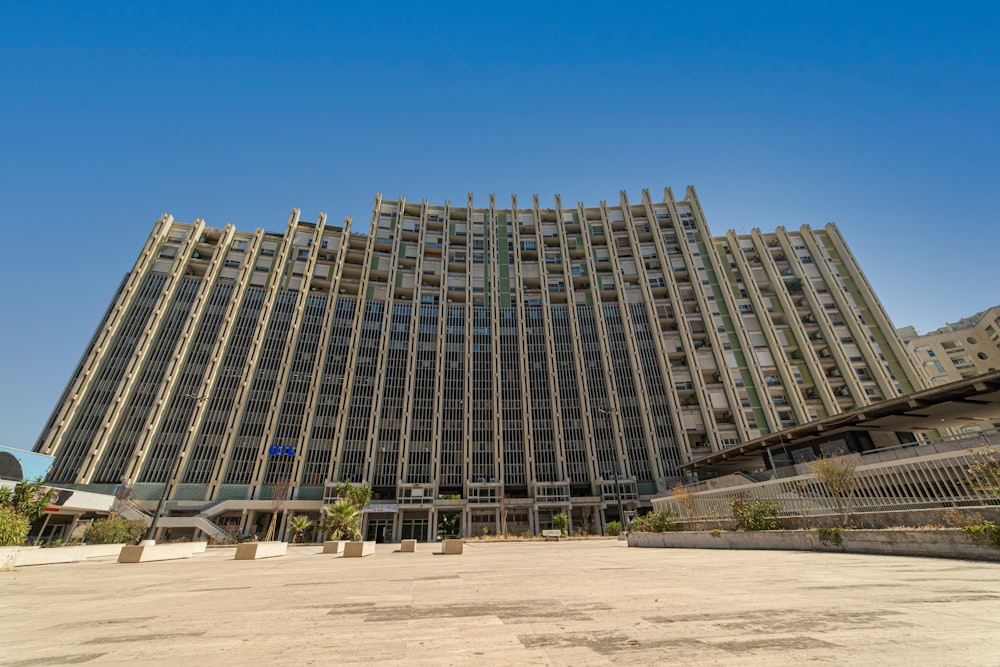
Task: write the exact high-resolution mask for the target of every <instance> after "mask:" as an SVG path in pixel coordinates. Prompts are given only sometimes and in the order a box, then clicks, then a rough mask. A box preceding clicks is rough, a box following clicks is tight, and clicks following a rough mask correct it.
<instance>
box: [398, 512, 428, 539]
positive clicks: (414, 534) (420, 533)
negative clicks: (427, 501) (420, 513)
mask: <svg viewBox="0 0 1000 667" xmlns="http://www.w3.org/2000/svg"><path fill="white" fill-rule="evenodd" d="M429 530H430V521H428V520H427V517H423V518H421V517H406V518H404V519H403V525H402V536H401V539H404V540H416V541H418V542H426V541H427V538H428V535H429V532H428V531H429Z"/></svg>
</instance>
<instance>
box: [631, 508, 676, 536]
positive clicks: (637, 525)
mask: <svg viewBox="0 0 1000 667" xmlns="http://www.w3.org/2000/svg"><path fill="white" fill-rule="evenodd" d="M676 518H677V514H676V513H675V512H674V511H673V510H654V511H652V512H650V513H649V514H644V515H643V516H638V517H636V518H635V520H634V521H633V522H632V530H634V531H636V532H638V533H669V532H672V531H675V530H677V521H676V520H675V519H676Z"/></svg>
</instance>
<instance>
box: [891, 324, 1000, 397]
mask: <svg viewBox="0 0 1000 667" xmlns="http://www.w3.org/2000/svg"><path fill="white" fill-rule="evenodd" d="M897 333H899V336H900V338H902V340H903V342H904V343H905V344H906V347H907V350H908V351H909V352H910V354H911V355H912V356H913V359H914V362H915V363H916V364H917V366H918V367H919V368H920V369H921V370H922V372H923V373H924V374H925V375H926V377H927V381H928V382H929V383H930V384H931V385H942V384H947V383H948V382H954V381H956V380H963V379H967V378H972V377H976V376H977V375H982V374H983V373H989V372H992V371H995V370H997V369H998V368H1000V306H993V307H992V308H989V309H988V310H984V311H982V312H979V313H976V314H975V315H972V316H970V317H965V318H962V319H961V320H959V321H958V322H953V323H951V324H946V325H945V326H943V327H941V328H940V329H936V330H934V331H931V332H930V333H926V334H924V335H920V334H918V333H917V331H916V329H914V328H913V327H903V328H901V329H899V330H898V332H897Z"/></svg>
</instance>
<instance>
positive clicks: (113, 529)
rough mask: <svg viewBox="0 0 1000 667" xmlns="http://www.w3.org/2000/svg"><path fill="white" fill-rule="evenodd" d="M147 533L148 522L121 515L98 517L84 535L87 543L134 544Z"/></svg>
mask: <svg viewBox="0 0 1000 667" xmlns="http://www.w3.org/2000/svg"><path fill="white" fill-rule="evenodd" d="M145 533H146V524H145V523H143V522H142V521H140V520H139V519H124V518H122V517H120V516H114V517H108V518H107V519H97V520H96V521H94V522H93V523H92V524H90V527H89V528H87V532H86V533H85V534H84V536H83V541H84V542H86V543H87V544H118V543H119V542H125V543H126V544H134V543H136V542H138V541H139V540H140V539H141V538H142V536H143V535H144V534H145Z"/></svg>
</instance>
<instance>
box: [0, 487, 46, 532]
mask: <svg viewBox="0 0 1000 667" xmlns="http://www.w3.org/2000/svg"><path fill="white" fill-rule="evenodd" d="M55 495H56V490H55V489H46V488H45V487H44V486H42V478H41V477H39V478H38V479H36V480H35V481H33V482H32V481H28V480H25V481H23V482H18V483H17V484H16V485H15V486H14V488H10V487H9V486H5V487H0V506H2V507H9V508H10V509H11V510H13V511H14V512H16V513H18V514H20V515H21V516H23V517H24V518H26V519H27V520H28V523H31V522H33V521H35V519H38V518H40V517H41V516H42V515H43V514H45V508H46V507H48V505H49V503H50V502H52V498H53V497H54V496H55Z"/></svg>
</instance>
